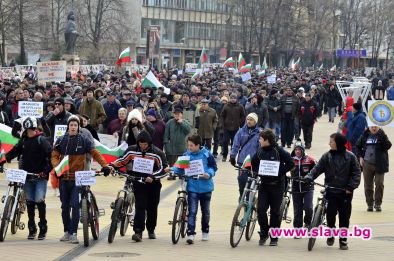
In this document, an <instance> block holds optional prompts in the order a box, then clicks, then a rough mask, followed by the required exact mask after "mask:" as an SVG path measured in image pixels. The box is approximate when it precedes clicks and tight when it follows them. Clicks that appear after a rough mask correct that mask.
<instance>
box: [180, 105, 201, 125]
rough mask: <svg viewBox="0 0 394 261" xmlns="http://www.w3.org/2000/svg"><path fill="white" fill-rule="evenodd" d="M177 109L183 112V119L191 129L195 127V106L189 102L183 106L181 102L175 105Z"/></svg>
mask: <svg viewBox="0 0 394 261" xmlns="http://www.w3.org/2000/svg"><path fill="white" fill-rule="evenodd" d="M176 106H177V107H178V108H181V109H182V110H183V119H184V120H187V121H188V122H189V124H190V126H191V127H192V128H194V127H195V126H196V123H195V118H196V106H195V105H194V104H192V103H191V102H189V104H188V105H185V104H183V102H182V101H181V102H180V103H179V104H177V105H176Z"/></svg>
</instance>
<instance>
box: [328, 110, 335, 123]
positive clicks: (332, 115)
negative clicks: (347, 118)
mask: <svg viewBox="0 0 394 261" xmlns="http://www.w3.org/2000/svg"><path fill="white" fill-rule="evenodd" d="M335 113H336V108H335V107H328V119H329V120H330V121H332V122H334V119H335Z"/></svg>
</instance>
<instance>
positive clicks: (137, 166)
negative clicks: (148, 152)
mask: <svg viewBox="0 0 394 261" xmlns="http://www.w3.org/2000/svg"><path fill="white" fill-rule="evenodd" d="M154 163H155V162H154V160H152V159H144V158H134V160H133V171H135V172H139V173H145V174H148V175H152V174H153V165H154Z"/></svg>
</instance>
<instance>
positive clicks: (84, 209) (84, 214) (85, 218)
mask: <svg viewBox="0 0 394 261" xmlns="http://www.w3.org/2000/svg"><path fill="white" fill-rule="evenodd" d="M81 221H82V230H83V244H84V246H85V247H87V246H89V210H88V200H87V199H86V198H83V199H82V200H81Z"/></svg>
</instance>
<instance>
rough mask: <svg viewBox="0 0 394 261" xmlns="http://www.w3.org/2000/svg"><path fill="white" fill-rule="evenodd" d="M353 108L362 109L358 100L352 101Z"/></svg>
mask: <svg viewBox="0 0 394 261" xmlns="http://www.w3.org/2000/svg"><path fill="white" fill-rule="evenodd" d="M353 108H354V109H355V110H357V111H360V110H361V109H362V106H361V103H359V102H356V103H353Z"/></svg>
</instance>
